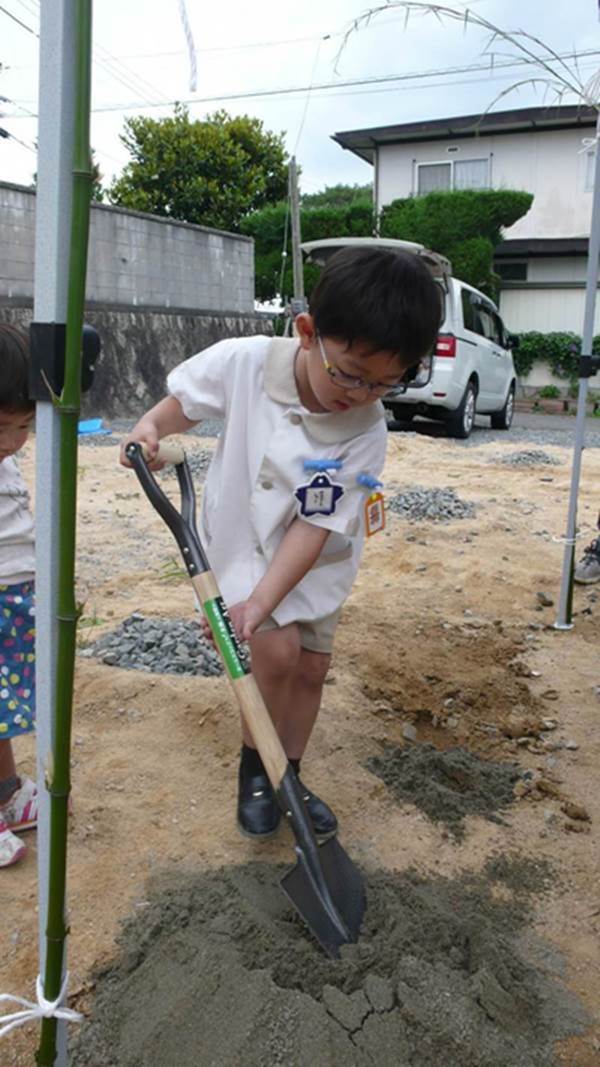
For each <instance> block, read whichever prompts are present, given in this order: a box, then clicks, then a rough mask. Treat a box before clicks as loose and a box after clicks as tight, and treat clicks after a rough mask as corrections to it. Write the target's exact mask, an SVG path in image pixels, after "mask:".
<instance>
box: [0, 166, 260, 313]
mask: <svg viewBox="0 0 600 1067" xmlns="http://www.w3.org/2000/svg"><path fill="white" fill-rule="evenodd" d="M34 227H35V191H34V190H32V189H28V188H26V187H25V186H19V185H12V184H9V183H0V300H1V299H2V298H4V299H9V300H14V299H20V298H21V299H22V298H25V299H31V298H32V297H33V266H34V243H35V229H34ZM86 297H87V300H88V302H89V303H90V304H92V305H94V304H101V305H104V306H106V305H114V306H118V307H152V308H169V309H175V308H178V309H182V310H185V309H189V310H191V311H194V312H195V313H198V312H209V313H220V314H224V313H229V314H242V315H244V314H251V313H252V312H253V309H254V245H253V241H252V239H251V238H248V237H241V236H239V235H238V234H230V233H225V232H223V231H221V230H212V229H209V228H207V227H204V226H192V225H190V224H189V223H184V222H177V221H173V220H170V219H163V218H159V217H158V216H155V215H144V214H142V213H141V212H138V211H125V210H123V209H121V208H115V207H109V206H107V205H104V204H94V205H92V211H91V222H90V246H89V254H88V273H87V288H86Z"/></svg>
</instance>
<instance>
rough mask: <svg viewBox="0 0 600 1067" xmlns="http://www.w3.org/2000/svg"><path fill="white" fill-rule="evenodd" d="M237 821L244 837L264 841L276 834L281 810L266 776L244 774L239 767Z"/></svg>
mask: <svg viewBox="0 0 600 1067" xmlns="http://www.w3.org/2000/svg"><path fill="white" fill-rule="evenodd" d="M237 821H238V827H239V829H240V830H241V832H242V833H243V834H244V835H245V837H253V838H255V839H256V840H259V841H264V840H266V838H268V837H273V835H274V834H276V833H277V831H278V829H279V823H280V822H281V809H280V807H279V805H278V803H277V801H276V800H275V796H274V794H273V789H272V787H271V783H270V781H269V779H268V778H267V776H266V774H244V773H242V768H241V767H240V778H239V790H238V808H237Z"/></svg>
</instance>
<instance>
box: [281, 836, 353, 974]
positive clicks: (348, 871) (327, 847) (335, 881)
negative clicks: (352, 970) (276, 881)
mask: <svg viewBox="0 0 600 1067" xmlns="http://www.w3.org/2000/svg"><path fill="white" fill-rule="evenodd" d="M311 853H312V849H308V850H307V851H305V850H304V849H303V848H302V847H301V845H299V844H297V845H296V855H297V857H298V862H297V863H296V866H295V867H293V868H292V870H291V871H289V872H288V874H286V875H285V876H284V877H283V878H282V880H281V888H282V889H283V891H284V893H285V894H286V896H287V897H288V898H289V900H291V902H292V904H293V905H294V907H295V908H296V909H297V911H298V912H299V913H300V915H301V916H302V918H303V919H304V921H305V922H306V924H307V926H308V927H309V929H310V931H311V932H312V933H313V934H314V936H315V937H316V939H317V941H318V942H319V943H320V945H321V946H322V948H323V949H324V950H325V952H326V953H327V954H328V955H329V956H331V957H332V958H333V959H337V958H338V957H339V954H340V948H341V947H342V945H346V944H348V943H349V942H351V941H356V940H357V939H358V935H359V933H360V927H361V923H362V919H363V915H364V913H365V907H366V894H365V887H364V882H363V879H362V876H361V874H360V872H359V870H358V868H357V867H355V865H354V863H353V862H352V860H351V859H350V857H349V856H348V854H347V853H346V852H345V851H344V849H343V848H342V846H341V845H340V843H339V841H338V840H337V839H336V838H335V837H334V838H331V839H330V840H329V841H326V842H325V843H324V844H323V845H317V856H318V861H317V864H315V857H314V855H311Z"/></svg>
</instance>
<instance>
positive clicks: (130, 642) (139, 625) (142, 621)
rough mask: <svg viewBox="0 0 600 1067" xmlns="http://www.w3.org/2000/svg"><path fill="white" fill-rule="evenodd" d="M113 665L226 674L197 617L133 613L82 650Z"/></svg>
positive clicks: (197, 673) (214, 675)
mask: <svg viewBox="0 0 600 1067" xmlns="http://www.w3.org/2000/svg"><path fill="white" fill-rule="evenodd" d="M81 655H82V656H95V657H96V658H97V659H99V660H101V661H102V663H106V664H108V666H110V667H125V668H126V669H127V670H134V671H150V672H151V673H152V674H191V675H199V674H200V675H204V676H205V677H208V678H211V677H216V676H217V675H220V674H222V673H223V668H222V667H221V661H220V659H219V656H218V653H217V652H216V651H215V649H214V648H213V646H212V645H211V644H209V643H208V641H205V640H204V638H203V637H202V636H201V633H200V627H199V625H198V623H197V622H195V621H194V620H192V621H189V620H186V619H157V618H146V617H145V616H144V615H142V614H141V613H140V612H137V611H136V612H134V613H133V615H130V616H129V617H128V618H127V619H125V620H124V622H122V623H121V624H120V626H118V627H117V629H116V630H112V631H111V632H110V633H108V634H104V636H103V637H100V638H99V639H98V640H97V641H96V642H95V643H94V644H93V645H89V646H88V647H87V648H85V649H84V650H83V651H82V652H81Z"/></svg>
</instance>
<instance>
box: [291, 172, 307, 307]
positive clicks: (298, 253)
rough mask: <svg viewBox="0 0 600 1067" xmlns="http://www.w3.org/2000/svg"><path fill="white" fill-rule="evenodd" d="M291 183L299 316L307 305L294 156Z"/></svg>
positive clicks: (293, 261) (295, 303)
mask: <svg viewBox="0 0 600 1067" xmlns="http://www.w3.org/2000/svg"><path fill="white" fill-rule="evenodd" d="M289 183H290V212H291V216H292V270H293V276H294V297H293V300H292V311H293V313H294V314H295V315H297V314H298V313H299V312H300V311H304V309H305V307H306V304H305V300H304V272H303V269H302V250H301V248H300V242H301V240H302V235H301V232H300V196H299V193H298V169H297V167H296V157H295V156H292V158H291V159H290V168H289Z"/></svg>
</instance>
